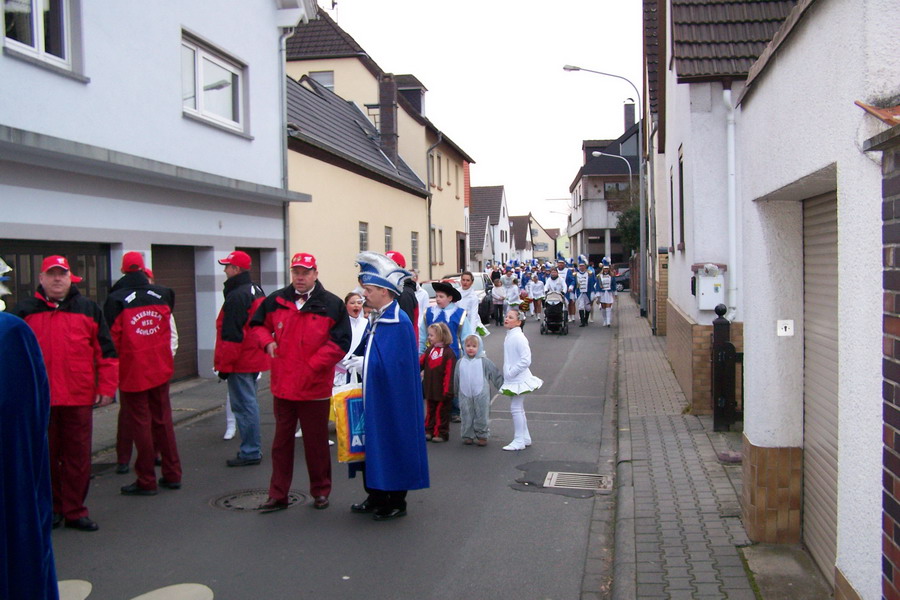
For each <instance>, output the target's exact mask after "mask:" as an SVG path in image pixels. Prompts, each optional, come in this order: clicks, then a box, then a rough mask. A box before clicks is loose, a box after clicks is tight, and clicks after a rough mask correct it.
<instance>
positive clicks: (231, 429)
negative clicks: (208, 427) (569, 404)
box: [222, 425, 235, 440]
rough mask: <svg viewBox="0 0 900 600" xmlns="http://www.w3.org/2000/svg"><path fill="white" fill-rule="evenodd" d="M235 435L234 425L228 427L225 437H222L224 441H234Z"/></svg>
mask: <svg viewBox="0 0 900 600" xmlns="http://www.w3.org/2000/svg"><path fill="white" fill-rule="evenodd" d="M234 433H235V431H234V425H228V427H226V428H225V435H223V436H222V439H223V440H230V439H234Z"/></svg>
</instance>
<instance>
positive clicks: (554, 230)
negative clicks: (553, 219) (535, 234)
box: [544, 227, 559, 240]
mask: <svg viewBox="0 0 900 600" xmlns="http://www.w3.org/2000/svg"><path fill="white" fill-rule="evenodd" d="M544 231H545V232H547V235H549V236H550V239H553V240H555V239H556V238H558V237H559V227H553V228H551V229H545V230H544Z"/></svg>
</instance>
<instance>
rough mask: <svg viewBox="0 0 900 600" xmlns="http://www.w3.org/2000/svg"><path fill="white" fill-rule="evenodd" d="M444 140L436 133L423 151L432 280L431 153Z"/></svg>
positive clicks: (429, 267) (429, 272)
mask: <svg viewBox="0 0 900 600" xmlns="http://www.w3.org/2000/svg"><path fill="white" fill-rule="evenodd" d="M443 140H444V134H443V132H441V131H438V137H437V141H436V142H435V143H433V144H432V145H431V146H429V147H428V150H426V151H425V171H426V172H427V173H428V177H427V178H426V179H428V181H427V182H426V183H425V186H426V187H427V188H428V198H427V200H426V201H425V202H426V204H425V215H426V218H427V219H428V231H427V235H428V279H434V266H433V265H434V260H432V259H433V258H434V257H433V256H432V254H431V252H432V248H431V198H432V197H433V196H434V194H433V193H432V192H431V182H432V180H433V179H434V173H432V171H431V153H432V152H434V149H435V148H437V147H438V146H440V145H441V142H442V141H443ZM434 243H435V245H437V238H435V240H434Z"/></svg>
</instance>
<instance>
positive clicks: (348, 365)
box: [341, 355, 363, 375]
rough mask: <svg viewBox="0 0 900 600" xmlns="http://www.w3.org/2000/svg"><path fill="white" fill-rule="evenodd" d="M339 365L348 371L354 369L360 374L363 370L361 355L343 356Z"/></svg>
mask: <svg viewBox="0 0 900 600" xmlns="http://www.w3.org/2000/svg"><path fill="white" fill-rule="evenodd" d="M341 366H343V367H344V368H345V369H347V370H348V371H350V370H351V369H356V372H357V373H359V374H360V375H362V372H363V357H362V356H356V355H354V356H351V357H350V358H345V359H344V360H342V361H341Z"/></svg>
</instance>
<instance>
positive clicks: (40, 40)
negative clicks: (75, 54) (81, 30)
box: [3, 0, 73, 69]
mask: <svg viewBox="0 0 900 600" xmlns="http://www.w3.org/2000/svg"><path fill="white" fill-rule="evenodd" d="M71 9H72V0H5V1H4V2H3V22H4V30H5V37H4V45H5V46H6V47H7V48H9V49H11V50H15V51H18V52H21V53H23V54H25V55H28V56H30V57H32V58H36V59H38V60H41V61H45V62H47V63H49V64H52V65H55V66H57V67H61V68H63V69H71V68H72V56H71V55H72V42H71V37H72V28H73V24H72V10H71Z"/></svg>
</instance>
